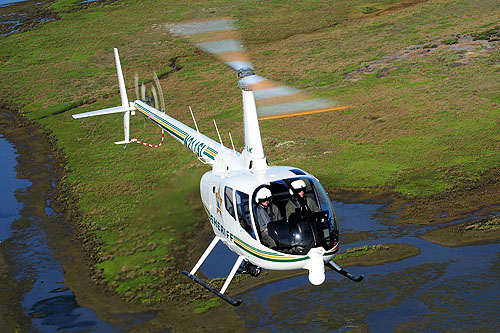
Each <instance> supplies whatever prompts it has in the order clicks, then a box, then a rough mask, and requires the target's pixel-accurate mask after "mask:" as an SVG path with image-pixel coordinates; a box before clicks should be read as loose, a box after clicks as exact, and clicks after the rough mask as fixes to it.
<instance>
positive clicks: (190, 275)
mask: <svg viewBox="0 0 500 333" xmlns="http://www.w3.org/2000/svg"><path fill="white" fill-rule="evenodd" d="M219 240H220V238H219V237H217V236H215V238H214V239H213V240H212V242H211V243H210V245H209V246H208V247H207V249H206V250H205V252H204V253H203V255H202V256H201V258H200V259H199V260H198V262H197V263H196V265H194V268H193V269H192V270H191V272H188V271H182V274H184V275H186V276H187V277H188V278H190V279H191V280H193V281H194V282H196V283H198V284H199V285H200V286H202V287H203V288H205V289H207V290H208V291H211V292H212V293H214V294H215V295H216V296H217V297H219V298H221V299H223V300H225V301H226V302H228V303H229V304H231V305H232V306H238V305H240V304H241V302H242V301H241V300H237V301H235V300H233V299H231V298H229V297H227V296H225V295H224V292H225V291H226V289H227V287H229V284H230V283H231V280H233V277H234V275H235V274H236V271H237V270H238V268H239V267H240V265H241V263H242V261H243V257H242V256H239V257H238V259H237V260H236V262H235V263H234V265H233V268H232V269H231V272H230V273H229V275H228V277H227V279H226V282H224V285H223V286H222V289H221V290H220V291H218V290H217V289H215V288H214V287H212V286H211V285H209V284H208V283H206V282H205V281H203V280H200V279H199V278H198V277H197V276H196V275H194V274H195V273H196V271H197V270H198V269H199V268H200V267H201V264H203V262H204V261H205V259H207V257H208V255H209V254H210V252H212V250H213V249H214V247H215V245H217V243H218V242H219Z"/></svg>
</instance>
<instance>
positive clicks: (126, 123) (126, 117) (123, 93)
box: [114, 48, 130, 144]
mask: <svg viewBox="0 0 500 333" xmlns="http://www.w3.org/2000/svg"><path fill="white" fill-rule="evenodd" d="M114 51H115V60H116V71H117V74H118V85H119V86H120V98H121V101H122V107H123V108H124V109H127V111H125V112H123V134H124V136H125V138H124V140H123V141H119V142H115V143H116V144H127V143H129V141H130V111H128V109H129V103H128V97H127V90H125V80H124V79H123V73H122V66H121V65H120V57H119V55H118V49H117V48H115V49H114Z"/></svg>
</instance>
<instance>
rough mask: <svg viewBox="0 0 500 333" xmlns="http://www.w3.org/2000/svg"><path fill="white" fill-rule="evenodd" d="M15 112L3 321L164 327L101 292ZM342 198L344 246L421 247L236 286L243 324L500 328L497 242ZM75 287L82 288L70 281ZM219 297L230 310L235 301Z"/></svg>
mask: <svg viewBox="0 0 500 333" xmlns="http://www.w3.org/2000/svg"><path fill="white" fill-rule="evenodd" d="M12 117H13V116H12V115H11V114H9V113H8V112H1V113H0V125H1V126H0V151H1V155H2V170H3V177H2V178H1V181H0V190H1V194H0V195H1V198H2V211H1V214H0V240H1V243H0V266H1V267H0V268H1V269H0V282H2V285H3V286H2V288H1V293H0V295H1V298H2V299H1V300H0V320H2V321H5V322H7V327H8V328H13V329H15V328H18V329H21V330H22V331H25V330H31V329H34V330H36V331H43V332H46V331H58V330H64V331H81V330H88V331H128V330H132V329H133V330H136V329H138V328H140V327H141V328H144V329H148V327H149V328H152V327H159V326H158V319H159V318H161V317H164V316H161V315H159V314H160V312H161V310H154V311H152V310H147V309H146V310H144V309H143V310H141V311H134V312H132V313H129V312H128V311H129V310H128V309H127V304H124V303H123V304H122V303H120V302H119V301H118V302H117V301H115V300H114V299H113V297H111V298H110V297H108V296H105V297H103V295H100V294H99V293H100V292H99V289H98V288H96V287H95V286H94V285H93V284H94V283H93V282H92V281H91V280H90V278H89V277H88V276H89V275H88V268H87V266H86V265H85V263H84V262H83V260H82V258H81V256H82V253H81V252H80V250H79V245H78V243H77V242H76V241H75V240H74V239H73V235H72V232H71V228H70V227H69V222H68V221H65V220H64V218H63V214H62V213H61V212H58V211H57V209H54V208H53V205H52V204H51V200H52V197H53V194H54V191H55V190H56V184H57V180H58V177H60V175H59V173H58V171H57V167H56V162H55V158H54V157H53V156H52V153H51V151H50V147H49V143H48V142H47V141H46V137H45V136H44V135H41V134H39V133H38V132H37V129H36V127H33V126H29V125H25V126H18V125H17V123H16V121H15V119H13V118H12ZM334 207H335V209H336V211H337V215H338V217H339V223H340V226H341V237H342V238H341V244H342V245H343V246H344V248H343V249H341V251H343V250H345V249H346V248H352V247H357V246H363V245H370V244H386V243H403V244H410V245H413V246H416V247H418V248H419V249H420V251H421V253H420V254H419V255H417V256H414V257H411V258H407V259H404V260H400V261H397V262H393V263H387V264H382V265H376V266H370V267H362V266H353V267H350V268H349V271H351V272H352V273H353V274H354V275H359V274H365V275H366V278H365V280H364V281H362V282H360V283H353V282H351V281H349V280H347V279H345V278H342V277H341V276H340V275H337V274H335V273H333V272H331V271H330V272H327V274H326V275H327V278H326V281H325V283H324V284H323V285H321V286H318V287H316V286H312V285H310V284H309V282H308V280H307V277H306V275H301V276H296V277H291V278H287V279H283V280H280V281H276V282H271V283H267V284H263V285H260V286H258V287H257V288H254V289H252V290H250V291H247V292H245V293H243V294H240V295H237V296H236V297H238V298H241V299H243V300H244V302H243V304H242V305H241V306H240V307H239V308H237V309H236V312H237V314H238V316H239V317H240V318H241V319H242V320H243V321H244V322H245V325H246V329H247V330H249V331H260V330H262V329H265V330H269V331H279V330H286V331H301V330H303V329H304V328H305V327H307V329H308V330H314V331H333V330H346V329H353V328H354V329H361V330H372V331H381V330H384V331H386V330H388V329H389V330H405V331H406V330H463V329H465V330H468V331H472V330H474V331H477V330H484V331H495V330H498V329H499V328H500V326H499V325H500V324H499V320H498V318H500V305H499V299H500V297H499V296H500V295H499V293H498V290H500V280H499V279H498V277H499V276H500V245H499V244H489V245H471V246H463V247H455V248H448V247H443V246H440V245H437V244H434V243H431V242H428V241H425V240H423V239H421V238H420V237H419V236H420V235H422V234H423V233H425V232H426V231H427V230H432V229H435V228H436V226H433V225H423V226H414V225H400V224H398V223H397V218H398V216H397V212H392V213H388V212H384V207H385V206H384V205H383V204H375V203H342V202H338V201H336V202H334ZM490 214H491V213H490ZM207 223H208V222H207ZM233 256H234V255H233V253H231V252H229V251H228V250H227V249H226V248H225V246H223V245H218V247H217V248H216V251H215V252H214V253H213V255H211V256H210V257H209V259H208V260H207V262H206V263H205V264H204V265H203V266H202V270H203V272H204V274H205V275H207V276H208V277H210V278H213V277H224V276H225V275H226V274H227V272H228V271H229V270H230V267H231V265H232V263H233V262H234V261H233ZM73 285H75V286H78V287H77V288H76V289H75V290H73V288H72V286H73ZM82 286H83V287H82ZM82 288H83V289H87V292H86V294H85V295H79V293H78V290H82ZM88 290H91V292H90V296H89V292H88ZM200 292H204V291H201V289H200ZM92 293H94V295H92ZM89 297H90V298H96V299H100V300H99V301H98V302H100V303H101V305H99V306H97V307H96V306H93V304H94V305H95V304H96V301H95V300H93V301H91V302H89V301H86V299H88V298H89ZM110 300H111V301H110ZM106 302H108V303H109V304H104V303H106ZM89 304H90V305H89ZM131 307H134V305H132V306H131ZM222 307H227V311H232V308H231V307H229V306H228V305H227V304H222ZM156 309H158V308H156ZM209 311H211V310H209ZM192 316H196V315H195V314H194V313H193V314H192ZM102 318H104V319H102ZM153 321H155V322H156V323H155V325H154V326H150V322H153ZM9 325H10V326H9ZM160 326H162V327H169V324H168V323H163V325H160ZM206 329H215V327H206Z"/></svg>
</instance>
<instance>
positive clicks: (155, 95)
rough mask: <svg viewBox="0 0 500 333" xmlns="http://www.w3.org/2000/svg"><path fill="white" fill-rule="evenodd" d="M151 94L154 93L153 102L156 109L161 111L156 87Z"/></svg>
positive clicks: (152, 88) (153, 87) (152, 87)
mask: <svg viewBox="0 0 500 333" xmlns="http://www.w3.org/2000/svg"><path fill="white" fill-rule="evenodd" d="M151 92H152V93H153V100H154V102H155V109H157V110H159V103H158V94H157V93H156V89H155V86H151Z"/></svg>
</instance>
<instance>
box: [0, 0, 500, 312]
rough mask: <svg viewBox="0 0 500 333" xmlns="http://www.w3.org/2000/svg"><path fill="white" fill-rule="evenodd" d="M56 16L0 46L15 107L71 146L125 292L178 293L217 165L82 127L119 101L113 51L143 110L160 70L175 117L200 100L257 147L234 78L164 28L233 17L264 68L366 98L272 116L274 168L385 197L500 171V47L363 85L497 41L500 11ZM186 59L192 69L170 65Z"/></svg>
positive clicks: (166, 5)
mask: <svg viewBox="0 0 500 333" xmlns="http://www.w3.org/2000/svg"><path fill="white" fill-rule="evenodd" d="M52 8H53V9H54V10H57V11H58V13H59V15H60V19H59V20H56V21H53V22H49V23H46V24H44V25H42V26H41V27H39V28H37V29H36V30H33V31H29V32H25V33H20V34H13V35H11V36H8V37H5V38H2V39H0V50H1V51H0V72H1V75H2V80H1V81H0V92H1V93H0V99H1V102H3V103H4V104H6V105H10V106H11V107H12V108H15V109H18V110H19V111H20V112H22V113H23V114H25V115H26V117H28V118H29V119H33V120H36V121H37V122H39V123H40V124H41V125H43V126H45V127H46V128H47V129H48V130H49V131H51V133H52V134H53V136H54V138H56V143H55V144H56V145H57V147H58V148H59V149H61V150H62V152H63V153H64V154H65V155H66V156H67V161H66V162H67V165H66V170H67V174H66V176H65V179H64V180H63V182H64V184H65V186H66V187H67V188H68V189H70V191H71V192H72V194H73V196H76V197H77V198H78V203H77V208H78V210H79V211H80V212H81V213H82V214H81V219H79V220H75V221H74V222H75V224H78V230H79V232H80V239H81V240H82V242H83V243H84V244H85V247H86V248H87V249H89V251H90V252H91V253H92V258H93V259H94V260H95V262H96V264H95V272H94V273H95V276H96V278H97V279H98V280H100V281H102V282H104V283H105V284H106V285H107V286H108V287H109V288H111V289H113V290H115V291H116V292H117V293H119V294H120V295H122V296H123V297H124V298H126V299H129V300H133V301H136V302H143V303H146V304H148V303H155V302H160V301H164V300H169V299H171V298H170V297H171V295H172V294H171V293H172V292H176V290H177V289H176V290H174V291H172V290H168V289H169V288H167V286H171V285H176V286H178V285H182V281H183V280H181V279H182V278H180V277H172V275H175V274H170V272H171V271H174V270H175V271H178V269H179V268H180V267H182V268H186V267H188V266H190V265H191V262H190V261H189V260H190V259H189V255H190V254H189V253H188V252H187V249H183V248H182V247H183V245H185V244H186V242H187V241H193V239H192V237H199V235H195V236H193V233H189V231H191V230H193V226H194V225H195V224H196V223H198V222H201V221H204V216H203V209H202V206H201V203H200V200H199V194H198V190H197V188H198V182H199V179H200V177H201V174H202V173H203V172H204V171H207V170H208V168H207V167H205V166H202V165H200V163H199V162H198V161H197V159H196V157H195V156H194V155H193V154H192V153H191V152H189V151H188V150H186V149H185V148H184V147H182V146H181V145H179V144H178V143H177V142H175V141H173V140H171V139H170V138H166V141H165V143H164V144H163V146H162V147H161V148H159V149H151V148H146V147H144V146H140V145H134V144H129V145H128V147H127V148H126V149H123V148H122V147H119V146H115V145H114V144H113V141H118V140H120V139H121V138H122V136H123V134H122V123H121V117H119V116H117V115H115V116H113V115H111V116H107V117H99V118H95V119H92V118H90V119H82V120H80V121H75V120H73V119H72V118H71V114H74V113H80V112H85V111H91V110H95V109H99V108H105V107H111V106H116V105H118V104H119V103H120V102H119V100H120V98H119V94H118V85H117V82H116V74H115V64H114V59H113V52H112V48H113V47H118V48H119V51H120V57H121V61H122V67H123V71H124V74H125V81H126V84H127V85H128V87H129V98H130V99H132V98H133V95H134V92H133V82H134V74H135V72H137V73H138V74H139V76H140V77H141V78H142V79H143V80H144V82H146V83H147V82H150V81H148V80H149V79H150V78H151V76H152V72H153V70H156V71H157V72H159V73H160V74H162V75H161V76H162V79H161V82H162V86H163V90H164V93H165V100H166V103H167V112H168V113H169V114H171V115H172V116H173V117H175V118H177V119H179V120H180V121H183V122H185V123H191V121H192V120H191V116H190V114H189V111H188V106H192V108H193V111H194V113H195V115H196V118H197V121H198V125H199V126H200V130H201V131H202V132H203V133H204V134H206V135H208V136H211V137H214V138H215V137H216V133H215V130H214V129H213V125H212V119H214V118H215V119H217V124H218V126H219V128H220V129H224V130H221V132H222V133H224V131H226V132H227V131H228V130H229V129H230V130H231V134H232V136H233V139H234V143H235V146H236V147H237V148H239V149H242V147H243V137H242V127H243V126H242V122H241V96H240V92H239V90H238V89H236V88H235V86H236V83H235V78H234V73H232V72H231V71H230V70H228V69H227V68H226V67H225V66H224V65H223V64H221V63H219V62H218V61H217V60H215V59H214V58H213V57H212V56H210V55H207V54H204V53H202V52H200V51H199V50H197V49H196V48H195V47H194V46H192V45H190V44H189V43H188V42H187V41H185V40H182V39H177V38H174V37H173V36H171V35H169V34H168V33H167V32H166V28H165V25H166V24H169V23H175V22H181V21H184V20H199V19H206V18H219V17H233V18H235V19H237V20H238V22H239V24H240V26H241V28H242V35H243V40H244V41H245V43H246V44H247V46H248V50H249V53H250V55H251V57H252V59H253V63H254V64H255V65H256V70H257V72H258V73H259V74H261V75H263V76H266V77H269V78H272V79H275V80H277V81H281V82H283V83H286V84H288V85H291V86H295V87H298V88H302V89H305V90H306V91H307V92H309V93H311V94H314V95H317V96H319V97H327V98H332V99H334V100H337V101H339V102H341V103H342V104H343V105H352V107H351V108H350V109H348V110H345V111H342V112H336V113H324V114H318V115H312V116H309V117H302V118H299V117H294V118H288V119H281V120H275V121H266V122H262V123H261V130H262V135H263V138H264V140H265V151H266V154H267V156H268V160H269V161H270V162H271V164H278V163H279V164H285V165H294V166H297V167H302V168H304V169H306V170H308V171H309V172H311V173H312V174H314V175H316V176H317V177H318V178H319V179H320V180H321V181H322V183H323V184H324V185H325V186H327V187H329V188H350V189H361V190H362V189H364V188H382V189H384V190H393V191H396V192H398V193H400V194H402V195H404V196H407V197H422V196H431V195H436V194H439V193H442V192H443V191H445V190H447V189H450V188H452V187H453V186H456V185H457V184H461V183H462V182H463V181H465V180H467V181H469V180H471V179H473V180H476V181H481V176H482V174H483V172H484V171H487V170H489V169H492V168H497V167H498V166H499V165H500V154H499V151H500V149H499V143H500V140H499V138H500V133H499V126H498V124H499V122H500V112H499V110H500V94H499V91H498V69H499V63H500V50H499V49H498V48H492V49H491V50H488V52H484V53H475V54H473V55H471V59H470V61H468V62H467V63H466V64H465V65H460V60H462V59H463V58H462V57H463V56H464V54H465V53H464V52H462V53H460V52H457V53H454V52H452V51H450V50H444V49H439V48H431V49H430V52H431V53H429V55H428V56H425V57H412V58H401V59H398V60H395V61H393V62H392V63H391V64H390V65H389V66H387V67H386V68H383V69H377V70H375V71H373V72H371V73H365V74H360V79H355V80H354V79H353V80H351V79H348V78H347V74H349V73H351V72H354V71H356V70H359V69H363V68H364V67H365V66H366V64H367V63H368V62H373V61H377V60H381V59H383V58H384V57H385V56H386V55H391V54H394V53H395V52H398V51H399V50H402V49H405V48H408V47H410V46H412V45H431V47H432V45H434V41H436V40H439V39H447V40H451V39H454V38H455V37H454V36H457V35H458V34H472V35H473V36H475V35H474V34H482V35H477V38H480V37H481V36H483V35H484V36H486V37H488V38H489V40H490V41H491V42H492V43H497V44H495V45H498V42H495V38H496V37H495V36H498V28H494V27H498V24H499V21H498V17H499V14H500V13H499V8H498V1H497V0H484V1H475V2H457V1H452V0H443V1H416V2H411V1H397V0H392V1H390V0H379V1H367V0H354V1H352V0H340V1H335V2H332V3H330V4H329V5H328V6H325V5H324V3H322V2H303V1H289V2H287V3H286V5H284V4H283V2H281V1H277V0H272V1H267V2H265V3H262V2H246V1H224V0H214V1H209V2H205V1H203V2H194V3H182V4H180V3H174V2H171V1H158V0H145V1H133V0H124V1H116V2H105V3H93V4H92V3H91V4H89V7H88V8H82V9H79V10H77V8H78V5H77V4H75V2H74V1H71V0H63V1H58V2H55V3H54V4H53V5H52ZM145 13H147V14H145ZM416 14H418V15H416ZM495 29H496V30H495ZM490 30H491V31H493V30H494V31H496V32H494V31H493V32H491V33H490V32H488V31H490ZM485 31H486V32H485ZM450 48H451V47H450ZM173 59H175V60H176V66H177V68H181V70H179V71H176V72H173V71H172V61H173ZM457 64H458V65H457ZM131 129H132V130H131V134H132V136H133V137H136V138H138V139H140V140H143V141H147V142H157V141H159V139H160V131H159V129H158V128H157V127H155V126H153V125H152V124H151V123H149V122H148V121H147V120H145V119H144V118H143V117H142V116H135V117H132V122H131ZM223 140H224V141H227V135H226V138H223ZM285 143H287V144H285ZM288 143H290V144H288ZM179 170H184V171H183V172H179ZM61 186H62V185H61ZM188 235H190V236H188ZM189 237H191V238H189ZM194 241H197V239H194ZM175 251H178V252H177V253H176V254H178V255H177V256H176V255H174V252H175ZM179 255H181V256H180V257H179ZM177 275H180V274H177ZM177 275H176V276H177ZM176 279H179V281H177V280H176ZM179 288H180V287H179ZM170 289H172V288H170ZM177 291H178V290H177ZM207 304H212V303H207ZM210 306H212V305H210Z"/></svg>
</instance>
